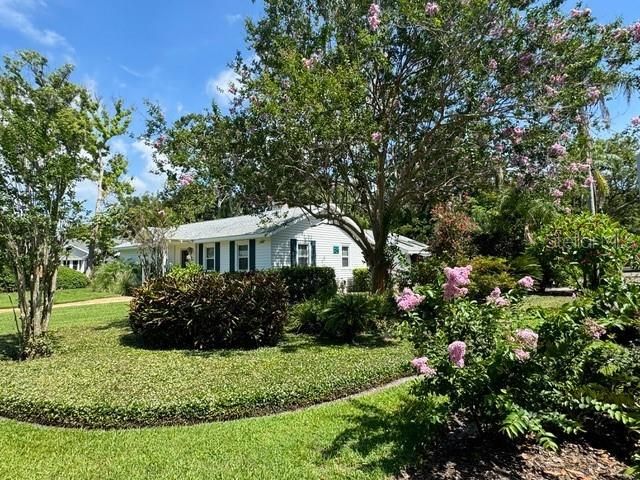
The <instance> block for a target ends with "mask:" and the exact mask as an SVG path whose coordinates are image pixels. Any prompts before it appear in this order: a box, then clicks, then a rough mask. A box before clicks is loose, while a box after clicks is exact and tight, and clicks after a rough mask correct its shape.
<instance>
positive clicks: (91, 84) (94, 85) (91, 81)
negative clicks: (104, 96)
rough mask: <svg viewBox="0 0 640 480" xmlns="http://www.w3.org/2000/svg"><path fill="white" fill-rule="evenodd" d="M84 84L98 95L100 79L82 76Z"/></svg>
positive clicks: (94, 94)
mask: <svg viewBox="0 0 640 480" xmlns="http://www.w3.org/2000/svg"><path fill="white" fill-rule="evenodd" d="M82 84H83V85H84V88H86V89H87V90H88V91H89V93H90V94H91V95H92V96H94V97H96V96H97V95H98V81H97V80H96V79H95V78H93V77H91V76H89V75H85V76H84V77H83V78H82Z"/></svg>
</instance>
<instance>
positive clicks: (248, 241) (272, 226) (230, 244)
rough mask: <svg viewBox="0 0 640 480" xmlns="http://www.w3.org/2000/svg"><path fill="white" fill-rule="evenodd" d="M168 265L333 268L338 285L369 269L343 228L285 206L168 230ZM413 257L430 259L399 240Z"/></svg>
mask: <svg viewBox="0 0 640 480" xmlns="http://www.w3.org/2000/svg"><path fill="white" fill-rule="evenodd" d="M168 237H169V247H168V251H167V254H166V258H167V263H168V265H167V266H168V267H171V266H172V265H182V266H184V265H186V264H187V263H188V262H190V261H193V262H196V263H198V264H200V265H202V267H203V268H204V269H205V270H207V271H215V272H247V271H252V270H265V269H269V268H274V267H275V268H277V267H283V266H291V265H294V266H295V265H313V266H322V267H332V268H333V269H334V270H335V272H336V280H337V281H338V283H339V284H346V283H349V282H350V281H351V279H352V278H353V269H354V268H359V267H365V266H366V262H365V260H364V258H363V255H362V250H361V249H360V247H358V245H357V244H356V243H355V242H354V241H353V239H351V237H349V236H348V235H347V234H346V233H345V232H344V231H343V230H341V229H340V228H339V227H337V226H336V225H332V224H330V223H328V222H327V221H326V220H318V219H316V218H314V217H310V216H308V215H306V214H305V213H304V212H303V211H302V210H301V209H297V208H283V209H280V210H276V211H271V212H267V213H265V214H262V215H244V216H240V217H232V218H224V219H219V220H209V221H206V222H198V223H189V224H185V225H180V226H178V227H176V228H175V229H173V230H172V231H170V232H169V234H168ZM394 239H395V241H396V244H397V246H398V247H399V248H400V251H401V252H402V253H403V254H405V255H406V256H407V257H408V258H411V257H413V256H415V255H426V248H427V247H426V245H424V244H422V243H419V242H416V241H414V240H411V239H409V238H406V237H402V236H394ZM115 250H116V252H118V254H119V258H120V259H121V260H124V261H132V262H137V261H138V246H137V245H135V244H132V243H129V242H122V243H120V244H119V245H117V246H116V247H115Z"/></svg>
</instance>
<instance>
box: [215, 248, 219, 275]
mask: <svg viewBox="0 0 640 480" xmlns="http://www.w3.org/2000/svg"><path fill="white" fill-rule="evenodd" d="M215 248H216V259H215V263H216V272H219V271H220V242H216V247H215Z"/></svg>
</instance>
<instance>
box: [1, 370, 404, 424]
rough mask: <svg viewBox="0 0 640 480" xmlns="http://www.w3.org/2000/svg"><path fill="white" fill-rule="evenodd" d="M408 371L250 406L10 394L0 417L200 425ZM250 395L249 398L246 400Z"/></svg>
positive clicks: (271, 410)
mask: <svg viewBox="0 0 640 480" xmlns="http://www.w3.org/2000/svg"><path fill="white" fill-rule="evenodd" d="M408 376H411V372H410V370H409V369H408V368H399V369H398V370H397V371H396V372H387V373H385V374H383V375H381V376H379V377H377V378H374V379H364V378H363V379H358V380H357V381H355V383H350V384H344V385H340V386H338V387H337V388H336V389H335V390H334V391H333V392H322V391H318V392H314V394H313V396H310V397H305V396H304V394H302V393H301V392H287V393H284V392H281V393H283V395H282V396H279V397H277V398H273V397H271V398H265V397H255V398H251V399H250V400H251V401H250V402H247V404H246V405H242V404H236V405H228V406H218V408H216V407H215V406H213V405H209V404H206V403H197V402H193V403H188V404H175V405H165V406H161V407H154V408H149V407H148V406H143V405H140V406H139V407H137V408H136V407H128V408H123V407H114V406H108V405H83V406H73V405H59V404H55V403H53V402H47V401H42V402H31V401H28V400H25V399H20V398H15V397H11V396H7V397H2V400H1V402H2V404H1V405H0V417H4V418H7V419H11V420H17V421H22V422H29V423H34V424H38V425H45V426H52V427H62V428H84V429H91V430H96V429H99V430H113V429H130V428H151V427H163V426H186V425H196V424H200V423H210V422H220V421H229V420H239V419H242V418H255V417H261V416H266V415H273V414H277V413H284V412H287V411H293V410H297V409H300V408H305V407H310V406H313V405H318V404H321V403H325V402H330V401H334V400H340V399H341V398H345V397H349V396H351V395H354V394H358V393H360V392H363V391H366V390H369V389H371V388H375V387H380V386H382V385H385V384H387V383H389V382H393V381H396V380H399V379H402V378H405V377H408ZM246 399H247V397H245V398H244V399H243V400H246Z"/></svg>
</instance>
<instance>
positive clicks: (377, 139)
mask: <svg viewBox="0 0 640 480" xmlns="http://www.w3.org/2000/svg"><path fill="white" fill-rule="evenodd" d="M371 141H372V142H373V143H375V144H376V145H378V144H379V143H380V142H381V141H382V133H380V132H373V133H372V134H371Z"/></svg>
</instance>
